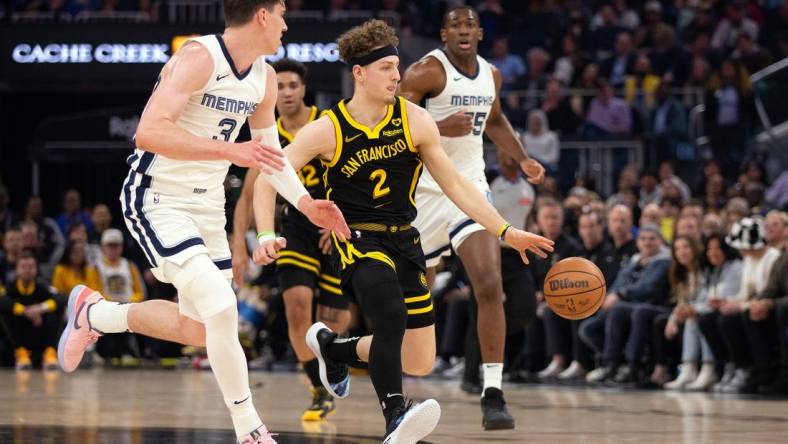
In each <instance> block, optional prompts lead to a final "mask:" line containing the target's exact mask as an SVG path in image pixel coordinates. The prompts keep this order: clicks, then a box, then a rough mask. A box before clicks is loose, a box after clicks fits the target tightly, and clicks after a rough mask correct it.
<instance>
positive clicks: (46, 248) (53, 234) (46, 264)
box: [25, 196, 66, 279]
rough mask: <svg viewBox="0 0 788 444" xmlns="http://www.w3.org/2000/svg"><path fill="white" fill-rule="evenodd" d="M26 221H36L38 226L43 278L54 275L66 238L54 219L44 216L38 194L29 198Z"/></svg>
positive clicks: (40, 270) (40, 265)
mask: <svg viewBox="0 0 788 444" xmlns="http://www.w3.org/2000/svg"><path fill="white" fill-rule="evenodd" d="M25 221H31V222H35V223H36V225H37V226H38V238H39V245H41V256H40V257H38V259H39V272H40V274H41V277H42V278H44V279H47V278H48V277H49V276H52V271H53V270H54V269H55V264H57V263H58V261H60V258H61V257H62V256H63V250H64V249H65V248H66V238H65V237H64V236H63V233H61V232H60V228H58V225H57V223H56V222H55V220H54V219H52V218H51V217H44V205H43V203H42V201H41V198H40V197H38V196H32V197H31V198H29V199H28V200H27V205H25Z"/></svg>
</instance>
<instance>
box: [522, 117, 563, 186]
mask: <svg viewBox="0 0 788 444" xmlns="http://www.w3.org/2000/svg"><path fill="white" fill-rule="evenodd" d="M522 138H523V146H527V147H528V148H527V149H528V155H529V156H531V157H533V158H534V159H536V160H538V161H539V163H541V164H542V166H544V167H545V170H546V172H547V174H549V175H551V176H554V175H556V174H558V160H559V158H560V155H561V151H560V146H559V143H558V136H557V135H556V134H555V133H554V132H553V131H550V125H549V123H548V121H547V115H546V114H545V113H544V111H542V110H540V109H534V110H532V111H531V112H529V113H528V131H526V132H525V133H524V134H523V135H522Z"/></svg>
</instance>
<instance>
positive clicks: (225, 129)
mask: <svg viewBox="0 0 788 444" xmlns="http://www.w3.org/2000/svg"><path fill="white" fill-rule="evenodd" d="M236 125H238V122H236V121H235V119H222V120H221V122H219V128H221V129H222V131H221V132H220V133H219V134H221V135H222V137H224V141H225V142H229V141H230V136H232V135H233V130H234V129H235V126H236ZM213 138H214V140H216V139H218V138H219V136H213Z"/></svg>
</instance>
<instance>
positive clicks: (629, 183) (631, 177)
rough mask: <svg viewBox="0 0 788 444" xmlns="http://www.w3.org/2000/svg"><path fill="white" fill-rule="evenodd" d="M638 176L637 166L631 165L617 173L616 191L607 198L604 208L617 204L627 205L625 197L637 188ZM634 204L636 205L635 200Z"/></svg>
mask: <svg viewBox="0 0 788 444" xmlns="http://www.w3.org/2000/svg"><path fill="white" fill-rule="evenodd" d="M638 175H639V172H638V166H637V165H635V164H633V163H631V164H629V165H626V166H625V167H624V168H622V169H621V172H619V173H618V190H617V191H616V194H613V195H612V196H610V197H608V198H607V201H606V203H605V206H606V207H608V208H610V207H612V206H613V205H615V204H618V203H623V204H626V205H629V203H628V201H627V195H628V193H630V192H632V191H633V190H635V189H636V188H637V186H638V180H639V179H638ZM634 203H635V204H636V203H637V199H635V202H634Z"/></svg>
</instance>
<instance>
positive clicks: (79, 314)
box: [58, 0, 349, 444]
mask: <svg viewBox="0 0 788 444" xmlns="http://www.w3.org/2000/svg"><path fill="white" fill-rule="evenodd" d="M284 11H285V7H284V2H283V1H282V0H225V2H224V12H225V21H226V29H225V31H224V33H223V34H221V35H208V36H203V37H197V38H194V39H192V40H191V41H189V42H187V43H186V44H185V45H184V46H183V47H182V48H181V49H180V50H179V51H178V52H177V53H176V54H175V55H174V56H173V57H172V59H171V60H170V61H169V62H167V64H166V65H165V66H164V68H162V71H161V75H160V77H159V81H158V83H157V85H156V87H155V88H154V91H153V93H152V95H151V98H150V100H149V101H148V104H147V106H146V107H145V110H144V111H143V114H142V117H141V119H140V123H139V126H138V128H137V134H136V145H137V149H136V151H135V152H134V154H133V155H131V156H130V157H129V158H128V160H127V162H128V164H129V167H130V171H129V173H128V176H127V177H126V180H125V182H124V185H123V190H122V193H121V204H122V208H123V215H124V218H125V221H126V226H127V227H128V229H129V231H130V232H131V234H132V236H133V237H134V238H135V239H136V240H137V242H138V243H139V244H140V246H141V247H142V250H143V251H144V252H145V255H146V256H147V259H148V261H149V262H150V263H151V266H152V267H153V268H152V271H153V273H154V275H156V277H157V278H158V279H159V280H162V281H164V282H171V283H173V284H174V285H175V287H176V288H177V289H178V296H179V302H178V304H177V305H176V304H174V303H171V302H167V301H147V302H143V303H140V304H118V303H113V302H108V301H106V300H104V298H103V297H102V296H101V295H100V294H99V293H97V292H95V291H94V290H92V289H89V288H86V287H84V286H81V285H80V286H77V287H75V288H74V289H73V290H72V291H71V295H70V296H69V303H68V309H67V310H68V312H67V313H68V324H67V326H66V329H65V331H64V332H63V335H62V336H61V339H60V343H59V346H58V359H59V361H60V365H61V367H62V368H63V370H64V371H66V372H72V371H74V370H75V369H76V367H77V366H78V364H79V362H80V360H81V358H82V355H83V353H84V350H85V348H86V347H87V346H88V345H90V344H92V343H93V342H95V341H96V340H97V339H98V337H99V336H101V335H102V334H109V333H121V332H126V331H132V332H135V333H139V334H144V335H147V336H152V337H155V338H159V339H164V340H168V341H174V342H179V343H182V344H188V345H195V346H201V347H202V346H204V347H207V350H208V359H209V361H210V363H211V369H212V370H213V372H214V375H215V377H216V379H217V382H218V383H219V388H220V389H221V391H222V395H223V397H224V401H225V404H226V405H227V407H228V409H229V410H230V415H231V418H232V423H233V427H234V429H235V433H236V436H237V437H238V441H239V442H240V443H244V444H246V443H265V444H271V443H275V441H274V440H273V438H271V436H270V434H269V432H268V430H267V429H266V427H265V425H263V423H262V421H261V420H260V417H259V416H258V414H257V411H256V410H255V408H254V405H253V403H252V399H251V391H250V389H249V377H248V371H247V367H246V359H245V357H244V353H243V350H242V349H241V345H240V343H239V342H238V311H237V308H236V299H235V294H234V293H233V290H232V287H231V286H230V279H231V278H232V272H231V260H230V249H229V246H228V243H227V235H226V233H225V232H224V225H225V214H224V187H223V182H224V178H225V176H226V175H227V170H228V168H229V166H230V163H235V164H237V165H239V166H243V167H254V168H259V169H260V170H261V171H262V172H263V173H264V175H265V177H266V178H267V179H268V180H269V181H270V182H271V184H273V185H274V186H275V187H276V189H277V191H279V192H280V193H282V195H283V196H284V197H285V199H287V200H288V201H289V202H291V203H292V204H293V205H294V206H296V208H298V209H299V210H300V211H301V212H303V213H304V214H305V215H306V216H307V217H308V218H309V219H310V220H311V221H312V222H313V223H314V224H316V225H319V226H321V227H325V228H329V229H333V230H335V231H336V232H337V233H345V234H347V235H349V230H348V228H347V226H346V224H345V223H344V219H343V218H342V215H341V213H340V212H339V210H338V209H337V208H336V207H335V206H334V204H333V203H331V202H327V201H315V200H313V199H312V198H311V197H310V196H309V194H308V192H307V191H306V190H305V189H304V187H303V186H302V185H301V182H300V181H299V179H298V176H297V175H296V172H295V171H294V170H293V168H292V167H291V166H290V165H289V164H288V163H287V162H284V161H283V157H282V153H281V148H280V147H279V140H278V136H277V130H276V125H275V119H274V105H275V103H276V97H277V84H276V74H275V73H274V71H273V69H271V67H269V66H268V65H267V64H266V63H265V60H264V58H263V56H264V55H266V54H273V53H274V52H275V51H276V49H277V48H278V47H279V46H280V45H281V37H282V34H283V33H284V32H285V31H286V30H287V26H286V25H285V22H284ZM247 118H248V120H249V126H250V128H251V132H252V139H253V140H252V141H250V142H246V143H242V144H235V143H232V142H233V141H234V140H235V138H236V136H237V134H238V131H239V128H240V127H241V125H242V124H243V122H244V121H245V120H246V119H247Z"/></svg>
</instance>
